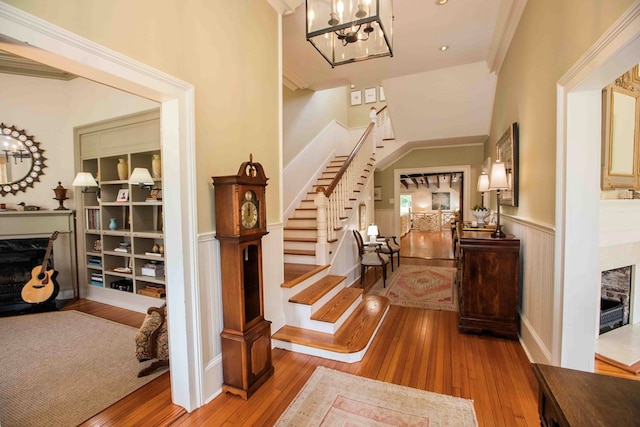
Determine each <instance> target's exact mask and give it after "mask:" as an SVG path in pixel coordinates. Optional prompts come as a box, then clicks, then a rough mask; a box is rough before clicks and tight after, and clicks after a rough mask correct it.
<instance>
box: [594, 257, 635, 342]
mask: <svg viewBox="0 0 640 427" xmlns="http://www.w3.org/2000/svg"><path fill="white" fill-rule="evenodd" d="M630 299H631V266H630V265H629V266H626V267H620V268H614V269H612V270H606V271H603V272H602V280H601V293H600V334H604V333H606V332H609V331H611V330H613V329H616V328H619V327H621V326H624V325H627V324H629V308H630Z"/></svg>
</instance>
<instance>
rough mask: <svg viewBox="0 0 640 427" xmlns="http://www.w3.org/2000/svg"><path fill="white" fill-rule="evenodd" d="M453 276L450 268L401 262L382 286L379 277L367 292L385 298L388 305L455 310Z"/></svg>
mask: <svg viewBox="0 0 640 427" xmlns="http://www.w3.org/2000/svg"><path fill="white" fill-rule="evenodd" d="M455 275H456V269H455V268H450V267H428V266H420V265H401V266H400V267H399V268H397V269H396V270H395V271H394V272H393V274H392V275H391V277H387V287H386V288H383V287H382V279H380V280H378V282H376V284H375V285H373V287H372V288H371V289H370V290H369V291H368V292H367V293H368V294H372V295H381V296H384V297H387V298H389V300H390V301H391V305H400V306H403V307H416V308H424V309H429V310H445V311H458V296H457V290H456V287H455V286H454V283H455Z"/></svg>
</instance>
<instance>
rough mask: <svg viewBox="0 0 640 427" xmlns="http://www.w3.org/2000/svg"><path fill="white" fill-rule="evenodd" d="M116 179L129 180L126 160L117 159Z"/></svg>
mask: <svg viewBox="0 0 640 427" xmlns="http://www.w3.org/2000/svg"><path fill="white" fill-rule="evenodd" d="M117 167H118V179H127V178H129V164H128V163H127V159H124V158H122V159H118V165H117Z"/></svg>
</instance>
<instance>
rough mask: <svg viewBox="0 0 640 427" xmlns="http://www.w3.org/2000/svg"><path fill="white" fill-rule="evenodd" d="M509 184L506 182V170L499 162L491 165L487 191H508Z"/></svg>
mask: <svg viewBox="0 0 640 427" xmlns="http://www.w3.org/2000/svg"><path fill="white" fill-rule="evenodd" d="M508 189H509V182H508V181H507V170H506V169H505V167H504V163H502V162H501V161H499V160H498V161H497V162H495V163H494V164H493V165H491V174H490V176H489V190H508Z"/></svg>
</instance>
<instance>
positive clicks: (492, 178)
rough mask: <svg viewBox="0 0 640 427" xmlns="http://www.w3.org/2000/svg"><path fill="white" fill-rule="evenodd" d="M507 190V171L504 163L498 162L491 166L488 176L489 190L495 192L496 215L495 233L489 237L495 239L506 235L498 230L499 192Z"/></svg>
mask: <svg viewBox="0 0 640 427" xmlns="http://www.w3.org/2000/svg"><path fill="white" fill-rule="evenodd" d="M508 189H509V182H508V181H507V170H506V169H505V166H504V163H502V162H501V161H500V160H498V161H496V162H495V163H494V164H493V165H491V172H490V175H489V190H496V191H497V202H498V210H497V212H498V215H497V223H496V231H494V232H493V233H491V237H493V238H495V239H504V238H505V237H507V235H506V234H504V232H503V231H502V230H501V229H500V191H501V190H508Z"/></svg>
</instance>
